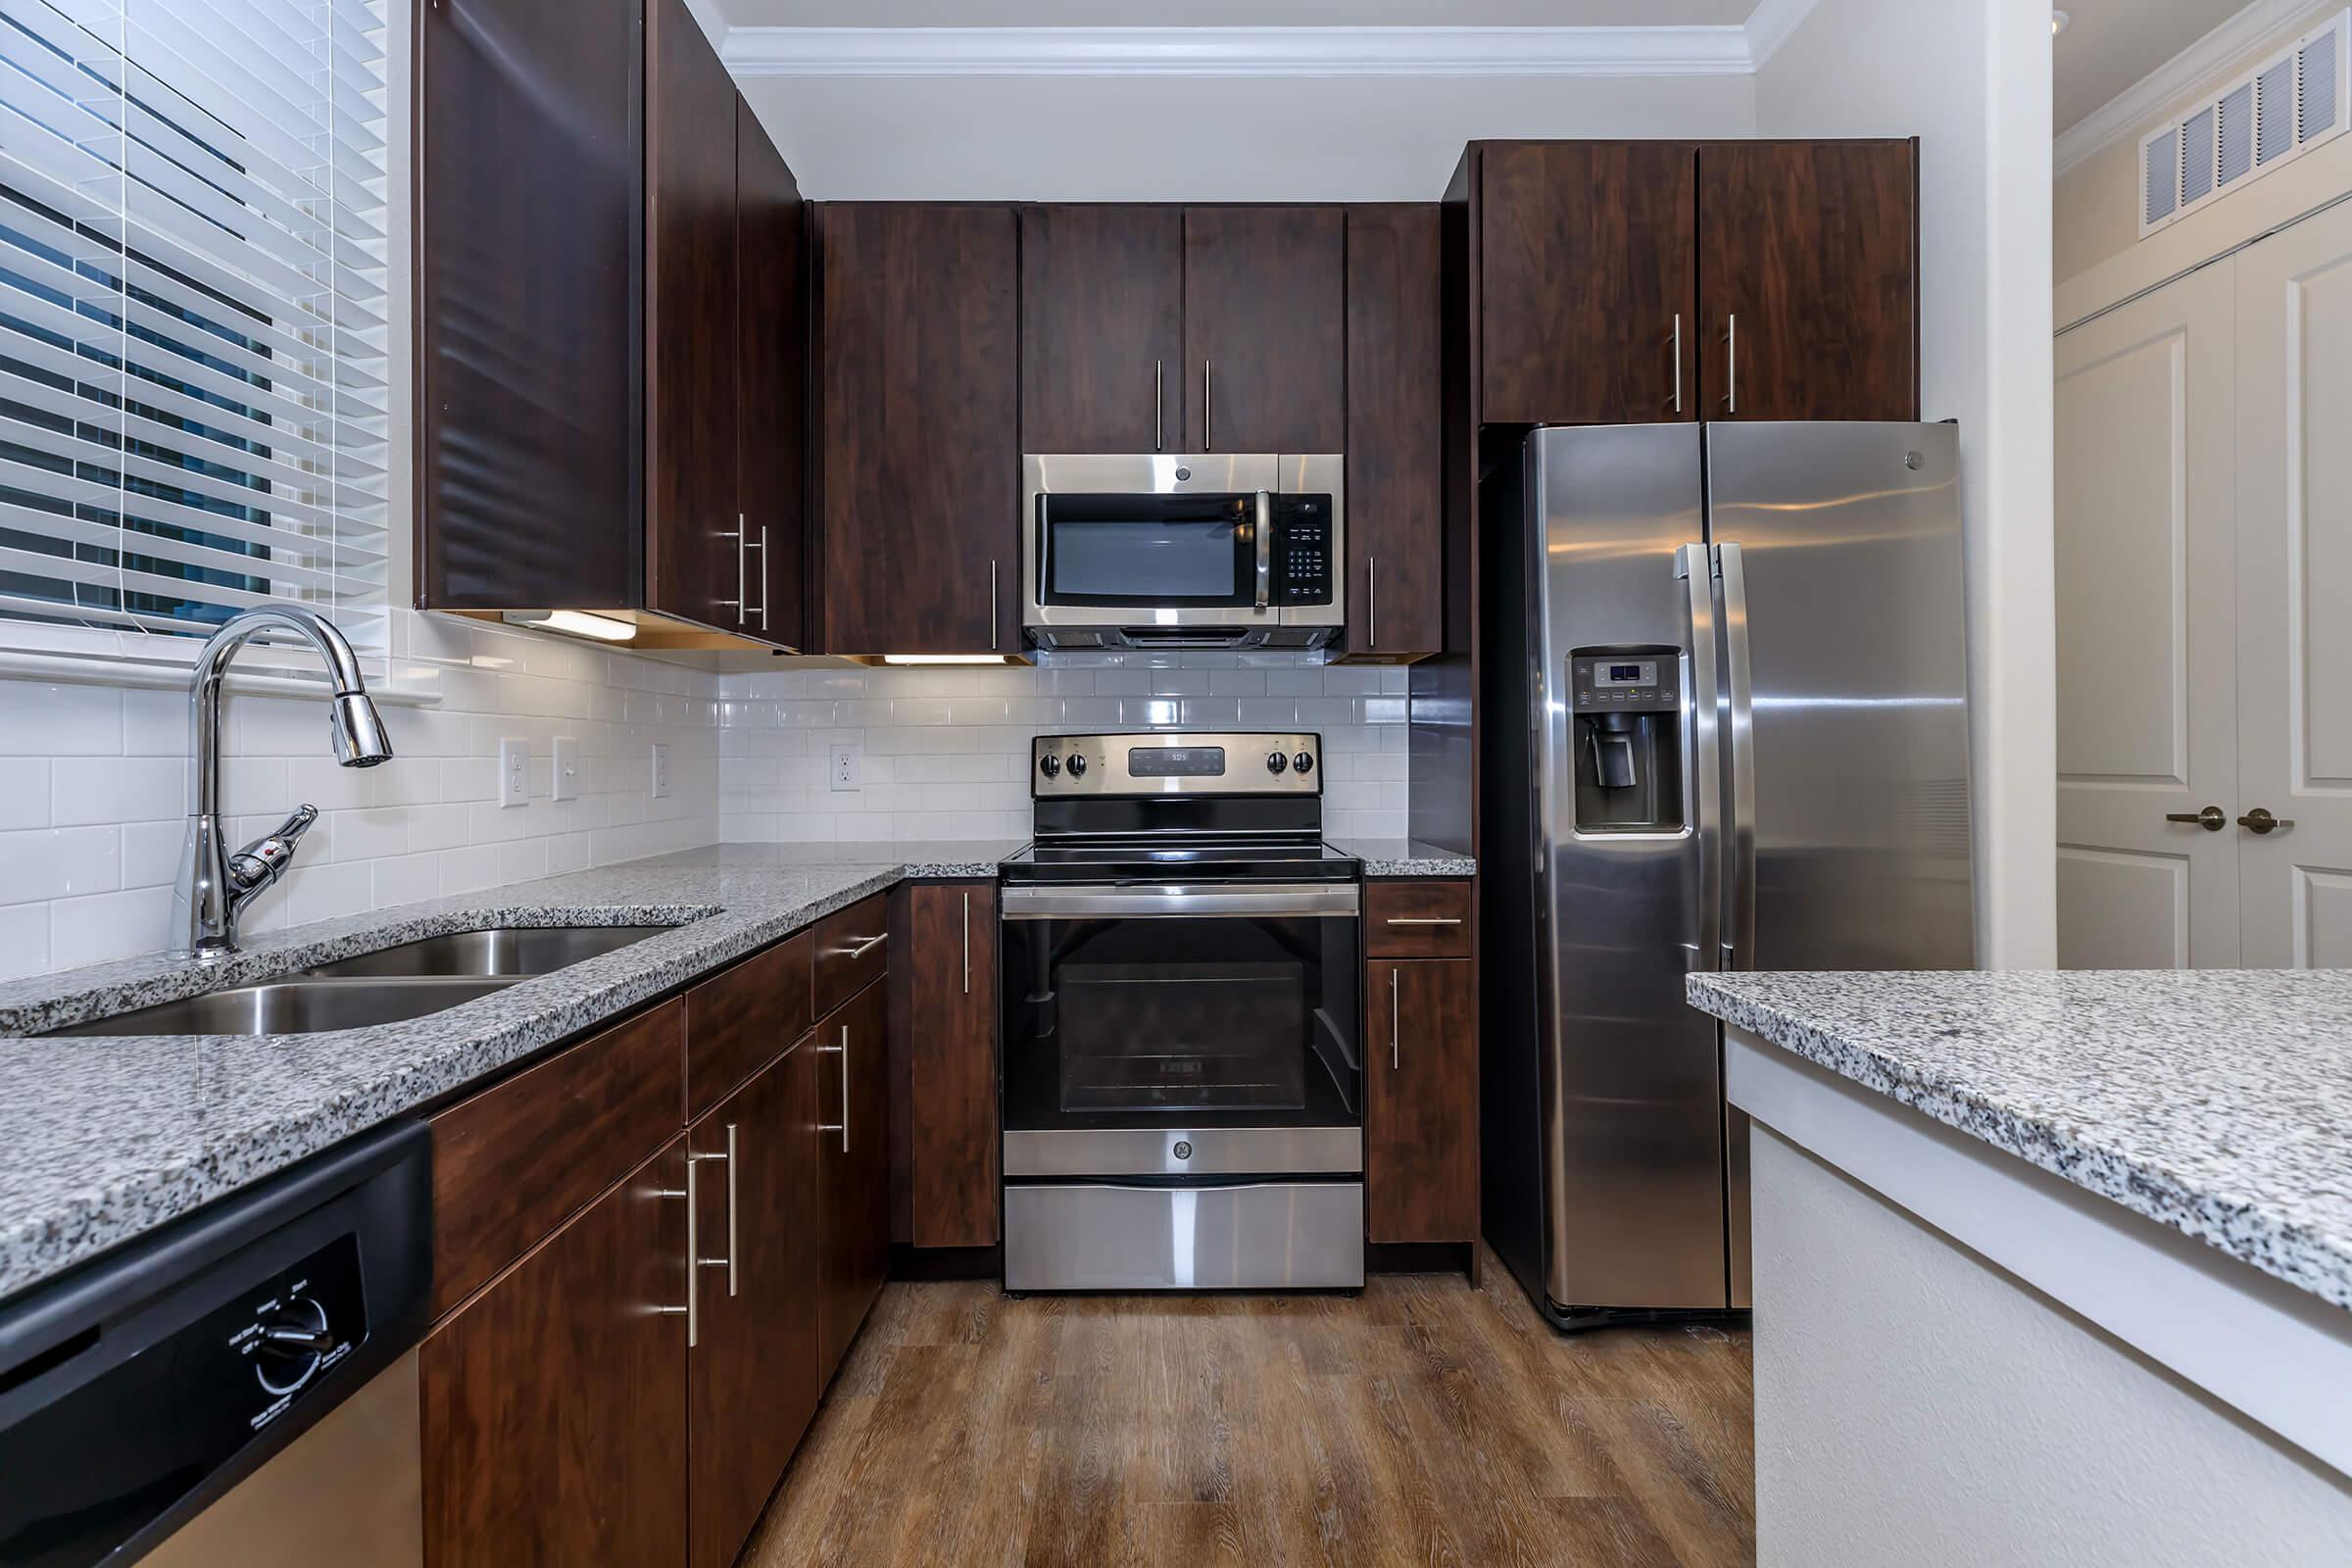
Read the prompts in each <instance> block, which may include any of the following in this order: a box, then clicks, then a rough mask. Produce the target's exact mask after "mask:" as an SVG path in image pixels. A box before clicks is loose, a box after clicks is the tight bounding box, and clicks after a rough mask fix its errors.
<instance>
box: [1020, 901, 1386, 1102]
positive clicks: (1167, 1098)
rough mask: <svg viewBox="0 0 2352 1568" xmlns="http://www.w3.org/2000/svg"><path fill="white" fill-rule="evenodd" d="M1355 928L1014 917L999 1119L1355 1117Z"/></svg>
mask: <svg viewBox="0 0 2352 1568" xmlns="http://www.w3.org/2000/svg"><path fill="white" fill-rule="evenodd" d="M1355 950H1356V922H1355V921H1354V920H1353V919H1352V918H1350V919H1318V918H1310V917H1305V916H1297V917H1280V916H1277V917H1259V916H1199V917H1189V918H1176V919H1167V918H1159V919H1140V918H1132V917H1129V918H1121V917H1111V918H1105V919H1099V920H1086V919H1063V918H1054V919H1046V920H1018V921H1009V920H1008V921H1007V922H1006V923H1005V927H1004V962H1005V978H1004V994H1005V1127H1006V1128H1007V1129H1010V1130H1015V1131H1025V1130H1043V1129H1049V1128H1125V1127H1150V1126H1155V1125H1166V1124H1167V1123H1168V1122H1169V1120H1170V1118H1171V1117H1174V1118H1177V1119H1179V1120H1181V1121H1182V1122H1183V1123H1185V1124H1186V1125H1192V1126H1249V1127H1286V1126H1297V1127H1324V1126H1332V1125H1336V1124H1346V1123H1350V1122H1353V1121H1354V1120H1355V1119H1356V1114H1357V1111H1356V1107H1357V1103H1358V1098H1359V1088H1360V1084H1361V1078H1362V1070H1361V1062H1360V1059H1359V1057H1358V1055H1357V1053H1356V1001H1355V983H1356V981H1355V977H1356V974H1357V972H1358V958H1357V955H1356V951H1355Z"/></svg>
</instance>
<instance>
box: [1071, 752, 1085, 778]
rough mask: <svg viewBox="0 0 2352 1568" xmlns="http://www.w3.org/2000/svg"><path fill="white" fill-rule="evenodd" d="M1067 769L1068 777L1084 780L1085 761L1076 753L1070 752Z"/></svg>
mask: <svg viewBox="0 0 2352 1568" xmlns="http://www.w3.org/2000/svg"><path fill="white" fill-rule="evenodd" d="M1069 769H1070V777H1072V778H1084V777H1085V776H1086V759H1085V758H1084V757H1081V756H1080V755H1079V754H1078V753H1076V752H1072V753H1071V754H1070V760H1069Z"/></svg>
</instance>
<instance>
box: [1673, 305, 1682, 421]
mask: <svg viewBox="0 0 2352 1568" xmlns="http://www.w3.org/2000/svg"><path fill="white" fill-rule="evenodd" d="M1674 412H1675V413H1677V414H1680V413H1682V412H1683V313H1682V312H1680V311H1677V312H1675V313H1674Z"/></svg>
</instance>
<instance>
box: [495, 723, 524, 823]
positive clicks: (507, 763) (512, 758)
mask: <svg viewBox="0 0 2352 1568" xmlns="http://www.w3.org/2000/svg"><path fill="white" fill-rule="evenodd" d="M498 804H499V805H500V806H501V807H502V808H503V807H509V806H528V805H530V804H531V743H530V742H529V741H527V740H522V739H519V738H517V737H515V736H508V737H506V738H505V739H502V740H501V741H500V742H499V743H498Z"/></svg>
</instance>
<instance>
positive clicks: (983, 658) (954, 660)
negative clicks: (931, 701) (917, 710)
mask: <svg viewBox="0 0 2352 1568" xmlns="http://www.w3.org/2000/svg"><path fill="white" fill-rule="evenodd" d="M882 662H884V663H885V664H1009V663H1011V662H1012V661H1011V660H1009V659H1007V658H1005V656H1004V655H1003V654H884V655H883V656H882Z"/></svg>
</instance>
